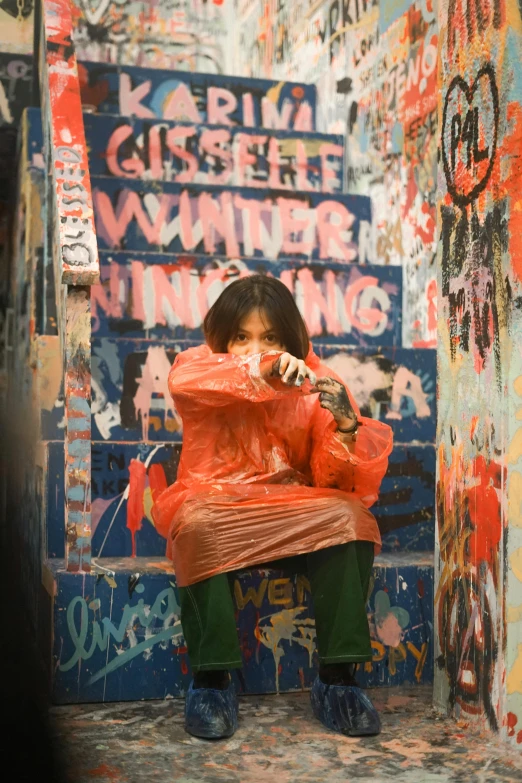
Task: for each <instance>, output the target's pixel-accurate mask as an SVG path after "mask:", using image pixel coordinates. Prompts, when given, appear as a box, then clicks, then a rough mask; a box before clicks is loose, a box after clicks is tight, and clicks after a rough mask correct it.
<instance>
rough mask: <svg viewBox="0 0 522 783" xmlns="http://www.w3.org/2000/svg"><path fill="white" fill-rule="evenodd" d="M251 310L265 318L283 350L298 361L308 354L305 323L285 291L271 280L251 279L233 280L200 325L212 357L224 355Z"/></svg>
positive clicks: (276, 282)
mask: <svg viewBox="0 0 522 783" xmlns="http://www.w3.org/2000/svg"><path fill="white" fill-rule="evenodd" d="M253 310H261V311H263V312H264V313H265V314H266V317H267V319H268V320H269V321H270V325H271V326H272V327H273V329H274V331H275V333H276V334H277V337H278V340H279V342H280V343H281V345H284V347H285V350H287V351H288V352H289V353H291V354H292V356H295V357H296V358H297V359H305V358H306V356H307V354H308V343H309V337H308V332H307V329H306V326H305V322H304V321H303V319H302V317H301V313H300V312H299V310H298V309H297V305H296V303H295V302H294V298H293V296H292V294H291V293H290V291H289V290H288V288H287V287H286V286H285V285H284V284H283V283H281V281H280V280H275V279H274V278H273V277H265V276H264V275H253V276H252V277H244V278H243V279H241V280H235V281H234V282H233V283H231V284H230V285H229V286H228V287H227V288H225V290H224V291H223V293H222V294H221V296H220V297H219V298H218V299H217V300H216V301H215V302H214V304H213V305H212V307H211V308H210V310H209V311H208V313H207V315H206V316H205V320H204V322H203V332H204V334H205V339H206V341H207V345H208V346H209V348H210V350H211V351H212V352H213V353H227V351H228V344H229V342H230V341H231V340H233V339H234V338H235V337H236V335H237V333H238V331H239V326H240V324H241V321H242V320H243V319H244V318H246V317H247V316H248V315H250V313H251V312H252V311H253Z"/></svg>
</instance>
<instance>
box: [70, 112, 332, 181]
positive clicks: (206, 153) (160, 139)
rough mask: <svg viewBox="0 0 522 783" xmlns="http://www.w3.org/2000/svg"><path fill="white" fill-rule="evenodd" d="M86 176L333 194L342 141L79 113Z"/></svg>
mask: <svg viewBox="0 0 522 783" xmlns="http://www.w3.org/2000/svg"><path fill="white" fill-rule="evenodd" d="M84 123H85V136H86V139H87V144H88V145H89V148H90V155H89V166H90V172H91V175H93V176H111V177H122V178H123V177H128V178H135V179H145V180H150V179H154V180H164V181H166V182H178V183H180V184H181V183H183V184H191V183H198V184H200V185H223V186H228V185H238V186H241V187H252V188H267V187H269V188H273V189H276V190H291V191H295V190H304V191H305V190H314V191H318V192H323V193H340V192H341V191H342V183H343V158H344V148H343V137H342V136H326V135H324V136H323V135H320V134H311V133H307V134H303V133H297V132H287V131H268V130H264V131H260V130H258V129H246V128H227V127H226V126H223V125H221V126H219V125H212V126H208V125H190V124H185V123H174V122H166V121H165V120H163V121H160V122H158V121H154V120H140V119H136V118H127V119H122V118H121V117H113V116H102V115H95V114H92V115H90V114H86V115H85V117H84Z"/></svg>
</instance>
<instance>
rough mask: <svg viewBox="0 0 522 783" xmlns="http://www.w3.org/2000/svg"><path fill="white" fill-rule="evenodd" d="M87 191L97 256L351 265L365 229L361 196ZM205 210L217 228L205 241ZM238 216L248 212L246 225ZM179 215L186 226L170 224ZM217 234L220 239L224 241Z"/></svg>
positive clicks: (140, 187) (113, 182)
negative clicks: (126, 253) (136, 253)
mask: <svg viewBox="0 0 522 783" xmlns="http://www.w3.org/2000/svg"><path fill="white" fill-rule="evenodd" d="M91 185H92V193H93V203H94V217H95V222H96V234H97V240H98V247H99V248H100V249H102V250H103V249H107V250H117V249H120V250H145V251H151V252H164V251H168V252H171V253H187V252H188V253H205V254H215V253H217V254H219V255H228V256H230V257H236V256H241V257H243V256H244V257H249V258H269V259H270V260H273V261H277V260H278V259H282V258H302V259H303V260H306V259H314V260H317V259H320V260H323V261H327V260H332V257H333V258H335V259H338V260H340V261H342V260H348V261H349V262H350V263H356V262H357V261H359V260H361V259H360V256H359V230H360V227H361V222H362V221H364V222H365V223H367V224H370V223H371V201H370V198H369V197H368V196H350V195H345V194H336V195H330V194H321V193H312V192H310V193H304V192H299V193H288V191H273V190H261V189H258V188H232V187H230V188H220V187H217V186H213V185H187V186H185V187H184V186H182V185H177V184H175V183H172V182H162V183H158V182H141V181H139V180H128V179H123V180H122V179H117V178H107V177H93V178H92V180H91ZM260 203H262V204H263V209H260V207H259V205H260ZM210 205H212V207H213V209H214V212H213V218H212V219H215V220H216V221H218V222H219V227H218V228H217V229H215V228H213V227H212V228H210V229H209V231H208V232H207V236H206V237H205V236H204V235H203V236H202V228H201V225H200V221H201V220H202V219H204V218H205V219H209V220H210V218H211V217H212V215H211V214H210ZM297 207H298V208H297ZM222 210H224V211H222ZM283 210H289V214H290V213H291V219H290V218H283V217H282V215H283ZM245 211H249V212H250V214H249V217H248V220H247V221H246V223H245V221H244V212H245ZM180 213H181V214H182V215H185V216H186V220H185V221H180V220H177V218H178V217H179V216H180ZM339 220H341V221H342V223H339V222H338V221H339ZM335 221H337V222H335ZM183 223H184V224H186V225H185V227H183ZM298 224H299V225H298ZM245 225H247V226H248V229H245ZM341 225H342V226H343V228H342V229H340V228H339V227H340V226H341ZM252 226H253V228H252ZM347 229H349V230H347ZM221 230H223V231H226V232H227V234H228V236H227V238H226V239H225V238H224V237H223V236H222V235H221V233H220V231H221ZM339 231H341V232H342V234H343V236H342V237H341V239H340V240H338V241H337V240H336V241H335V242H334V241H332V239H331V234H332V232H334V233H335V235H336V237H338V236H339ZM327 233H328V234H329V238H328V240H327V239H326V238H324V241H323V243H321V236H323V237H326V234H327ZM297 243H299V245H302V244H303V243H304V244H305V245H306V252H304V251H301V250H298V251H297V250H296V245H297V246H298V247H299V245H298V244H297ZM232 248H233V250H232ZM367 250H369V247H368V248H367ZM363 260H366V261H371V258H368V257H366V258H365V259H363Z"/></svg>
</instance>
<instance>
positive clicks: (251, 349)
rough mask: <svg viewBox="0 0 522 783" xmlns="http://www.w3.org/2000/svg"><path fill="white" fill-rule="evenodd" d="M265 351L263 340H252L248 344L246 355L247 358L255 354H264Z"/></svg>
mask: <svg viewBox="0 0 522 783" xmlns="http://www.w3.org/2000/svg"><path fill="white" fill-rule="evenodd" d="M263 351H264V348H263V343H262V342H261V340H252V341H251V342H250V343H249V344H248V348H247V352H246V353H247V356H252V355H253V354H255V353H263Z"/></svg>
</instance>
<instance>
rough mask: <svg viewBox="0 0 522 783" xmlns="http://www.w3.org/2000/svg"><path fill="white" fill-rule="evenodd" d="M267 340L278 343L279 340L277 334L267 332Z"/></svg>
mask: <svg viewBox="0 0 522 783" xmlns="http://www.w3.org/2000/svg"><path fill="white" fill-rule="evenodd" d="M265 340H266V342H267V343H276V342H277V337H276V335H275V334H267V336H266V337H265Z"/></svg>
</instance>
